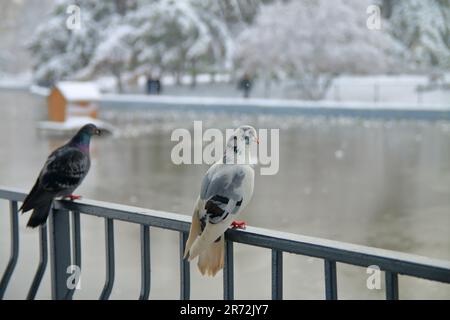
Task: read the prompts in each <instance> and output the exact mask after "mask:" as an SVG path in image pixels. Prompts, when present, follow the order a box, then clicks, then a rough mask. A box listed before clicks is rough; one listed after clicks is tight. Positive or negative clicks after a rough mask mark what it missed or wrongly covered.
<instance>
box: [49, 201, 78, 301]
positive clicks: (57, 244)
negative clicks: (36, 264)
mask: <svg viewBox="0 0 450 320" xmlns="http://www.w3.org/2000/svg"><path fill="white" fill-rule="evenodd" d="M49 237H50V243H49V247H50V254H49V256H50V279H51V286H52V299H53V300H65V299H68V297H69V295H70V293H69V291H72V290H74V289H75V288H73V287H71V286H69V283H68V272H69V271H70V269H69V268H70V266H71V265H72V257H71V252H72V249H71V245H72V244H71V242H70V214H69V211H68V210H66V209H55V208H54V207H53V205H52V207H51V209H50V217H49Z"/></svg>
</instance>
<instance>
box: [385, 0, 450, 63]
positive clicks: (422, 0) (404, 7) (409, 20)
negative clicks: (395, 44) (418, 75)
mask: <svg viewBox="0 0 450 320" xmlns="http://www.w3.org/2000/svg"><path fill="white" fill-rule="evenodd" d="M390 25H391V32H392V34H393V35H394V36H395V37H396V38H398V39H399V40H400V41H401V42H402V43H403V44H404V45H405V46H406V47H407V48H409V49H410V51H411V53H412V57H413V59H414V61H415V62H416V64H417V66H418V67H419V68H422V69H423V68H427V67H430V66H437V67H444V68H449V67H450V2H449V1H448V0H408V1H395V2H393V4H392V12H391V16H390Z"/></svg>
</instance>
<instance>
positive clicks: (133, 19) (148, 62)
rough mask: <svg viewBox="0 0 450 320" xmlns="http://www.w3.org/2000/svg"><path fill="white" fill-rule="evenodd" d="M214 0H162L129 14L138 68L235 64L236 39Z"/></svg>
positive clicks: (158, 69)
mask: <svg viewBox="0 0 450 320" xmlns="http://www.w3.org/2000/svg"><path fill="white" fill-rule="evenodd" d="M216 4H217V3H216V2H215V1H212V0H181V1H180V0H179V1H174V0H160V1H153V2H150V3H148V4H146V5H144V4H142V6H141V7H140V8H139V10H137V11H135V12H133V13H131V14H130V15H128V17H127V24H129V25H130V26H132V27H133V28H134V31H133V32H132V33H130V38H131V39H133V40H132V41H133V42H134V44H133V45H134V49H135V52H136V63H137V66H138V67H137V72H141V73H157V74H158V75H161V74H162V73H172V74H175V75H177V76H179V75H181V74H182V73H183V72H185V71H186V70H189V71H190V72H191V73H192V76H193V79H194V81H195V75H196V73H197V71H198V70H205V69H208V68H214V67H215V66H217V67H219V68H226V67H228V68H229V67H230V66H231V58H232V50H233V41H232V38H231V35H230V33H229V31H228V28H227V25H226V24H225V22H224V21H223V19H220V18H219V17H217V15H215V13H214V10H213V9H214V6H215V5H216Z"/></svg>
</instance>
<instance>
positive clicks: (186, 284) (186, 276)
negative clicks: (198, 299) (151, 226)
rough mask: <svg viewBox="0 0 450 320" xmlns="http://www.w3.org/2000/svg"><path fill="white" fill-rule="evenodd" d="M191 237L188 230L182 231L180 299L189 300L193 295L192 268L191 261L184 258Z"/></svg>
mask: <svg viewBox="0 0 450 320" xmlns="http://www.w3.org/2000/svg"><path fill="white" fill-rule="evenodd" d="M188 237H189V234H188V233H187V232H180V299H181V300H189V299H190V296H191V270H190V264H189V261H187V260H186V259H184V258H183V256H184V250H185V248H186V241H187V239H188Z"/></svg>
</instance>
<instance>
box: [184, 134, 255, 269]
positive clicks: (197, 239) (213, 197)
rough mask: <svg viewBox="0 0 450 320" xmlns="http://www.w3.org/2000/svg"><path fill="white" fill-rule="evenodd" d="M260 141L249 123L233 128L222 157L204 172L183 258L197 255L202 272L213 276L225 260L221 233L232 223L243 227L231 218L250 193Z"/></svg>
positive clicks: (236, 213)
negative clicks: (257, 146) (255, 155)
mask: <svg viewBox="0 0 450 320" xmlns="http://www.w3.org/2000/svg"><path fill="white" fill-rule="evenodd" d="M258 143H259V140H258V137H257V134H256V130H255V128H253V127H251V126H248V125H246V126H241V127H239V128H238V129H236V130H235V131H234V133H233V135H232V136H231V137H230V139H229V140H228V141H227V144H226V148H225V152H224V155H223V158H222V159H221V160H219V161H218V162H216V163H215V164H213V165H212V166H211V167H210V168H209V170H208V171H207V172H206V174H205V176H204V178H203V181H202V184H201V188H200V196H199V197H198V198H197V201H196V204H195V206H194V213H193V216H192V224H191V228H190V232H189V237H188V240H187V242H186V248H185V252H184V258H185V259H188V261H192V260H193V259H195V258H196V257H198V263H197V266H198V268H199V270H200V272H201V274H202V275H209V276H215V275H216V273H217V272H218V271H219V270H221V269H222V268H223V264H224V236H223V234H224V233H225V231H226V230H227V229H228V228H229V226H230V225H231V226H232V227H234V228H245V222H244V221H234V220H235V218H237V217H238V216H239V215H240V214H241V212H242V210H243V209H244V208H245V207H246V206H247V204H248V203H249V202H250V199H251V198H252V195H253V186H254V177H255V173H254V170H253V165H254V164H256V162H257V161H256V160H255V159H256V158H255V157H254V154H252V153H255V154H256V152H253V151H255V150H256V144H258Z"/></svg>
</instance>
